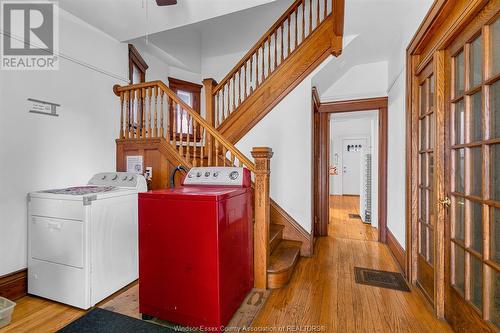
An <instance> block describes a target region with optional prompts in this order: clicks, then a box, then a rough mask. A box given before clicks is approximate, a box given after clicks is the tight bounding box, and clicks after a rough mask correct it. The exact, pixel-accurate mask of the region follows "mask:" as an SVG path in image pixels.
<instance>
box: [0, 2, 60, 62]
mask: <svg viewBox="0 0 500 333" xmlns="http://www.w3.org/2000/svg"><path fill="white" fill-rule="evenodd" d="M0 4H1V16H0V17H1V21H2V25H1V28H2V31H1V32H2V36H1V58H0V69H3V70H57V69H58V68H59V61H58V56H57V55H58V52H59V24H58V7H57V4H56V3H55V2H53V1H0Z"/></svg>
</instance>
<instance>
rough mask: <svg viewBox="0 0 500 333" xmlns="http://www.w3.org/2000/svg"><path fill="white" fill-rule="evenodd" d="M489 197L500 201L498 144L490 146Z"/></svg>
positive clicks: (499, 146)
mask: <svg viewBox="0 0 500 333" xmlns="http://www.w3.org/2000/svg"><path fill="white" fill-rule="evenodd" d="M490 149H491V168H490V170H491V198H492V199H493V200H495V201H500V144H498V145H492V146H491V148H490Z"/></svg>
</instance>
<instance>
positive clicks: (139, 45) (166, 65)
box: [131, 38, 201, 84]
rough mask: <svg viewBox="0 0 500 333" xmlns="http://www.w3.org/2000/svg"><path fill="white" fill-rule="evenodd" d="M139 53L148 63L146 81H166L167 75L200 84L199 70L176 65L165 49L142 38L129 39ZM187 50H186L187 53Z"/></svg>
mask: <svg viewBox="0 0 500 333" xmlns="http://www.w3.org/2000/svg"><path fill="white" fill-rule="evenodd" d="M131 43H132V44H133V45H134V46H135V47H136V49H137V51H139V54H140V55H141V57H142V58H143V59H144V61H145V62H146V64H147V65H148V70H147V71H146V81H154V80H160V81H163V82H165V83H168V82H167V81H168V80H167V78H168V77H174V78H176V79H180V80H185V81H190V82H194V83H198V84H201V75H200V73H199V72H196V71H190V70H187V69H185V68H184V67H177V66H176V65H174V64H172V63H173V62H172V59H171V57H170V56H169V54H167V53H166V52H165V51H163V50H162V49H160V48H158V47H157V46H155V45H154V44H152V43H146V42H145V41H144V39H143V38H140V39H136V40H134V41H131ZM188 53H189V51H186V54H188Z"/></svg>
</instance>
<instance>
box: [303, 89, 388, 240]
mask: <svg viewBox="0 0 500 333" xmlns="http://www.w3.org/2000/svg"><path fill="white" fill-rule="evenodd" d="M313 91H314V90H313ZM313 96H314V92H313ZM315 98H316V99H318V100H319V98H318V97H315ZM368 110H378V115H379V117H378V119H379V120H378V123H379V126H378V133H379V135H378V136H379V147H378V154H379V165H378V180H379V186H378V230H379V237H378V238H379V242H381V243H386V242H387V119H388V118H387V117H388V98H387V97H375V98H366V99H355V100H346V101H337V102H327V103H319V108H318V109H317V111H316V112H317V114H318V116H319V122H320V124H319V130H318V132H317V133H314V132H315V130H314V124H313V137H316V135H317V137H318V142H317V144H318V145H319V147H317V149H320V151H322V153H320V154H319V159H318V160H315V159H314V156H313V170H315V171H317V172H319V177H318V180H317V181H318V183H317V184H313V189H315V190H316V191H317V193H315V192H316V191H313V206H315V205H317V207H318V208H319V212H320V214H319V219H318V221H317V224H318V226H317V227H316V230H317V231H318V233H317V236H327V235H328V218H329V196H330V184H329V183H330V181H329V177H328V169H329V165H330V151H329V146H330V130H329V128H330V126H329V124H330V121H329V117H330V115H331V114H333V113H345V112H360V111H368ZM314 141H315V140H313V142H314ZM313 150H314V148H313ZM313 181H314V178H313ZM315 194H317V199H316V200H317V202H316V201H315ZM313 218H314V216H313ZM315 224H316V223H315Z"/></svg>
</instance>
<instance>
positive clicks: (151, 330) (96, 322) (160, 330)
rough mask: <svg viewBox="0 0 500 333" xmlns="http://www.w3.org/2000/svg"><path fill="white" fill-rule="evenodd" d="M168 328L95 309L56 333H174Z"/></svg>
mask: <svg viewBox="0 0 500 333" xmlns="http://www.w3.org/2000/svg"><path fill="white" fill-rule="evenodd" d="M175 332H177V331H174V330H172V329H170V328H167V327H163V326H159V325H156V324H152V323H149V322H146V321H143V320H139V319H136V318H132V317H128V316H125V315H122V314H119V313H115V312H111V311H108V310H104V309H99V308H95V309H93V310H91V311H90V312H88V313H87V314H85V315H83V316H82V317H80V318H78V319H77V320H75V321H73V322H72V323H70V324H69V325H67V326H66V327H63V328H62V329H60V330H59V331H58V333H175Z"/></svg>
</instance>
